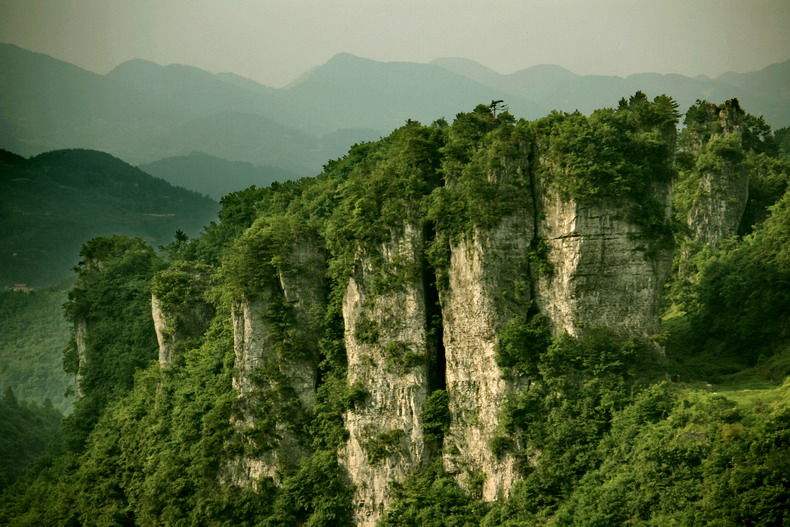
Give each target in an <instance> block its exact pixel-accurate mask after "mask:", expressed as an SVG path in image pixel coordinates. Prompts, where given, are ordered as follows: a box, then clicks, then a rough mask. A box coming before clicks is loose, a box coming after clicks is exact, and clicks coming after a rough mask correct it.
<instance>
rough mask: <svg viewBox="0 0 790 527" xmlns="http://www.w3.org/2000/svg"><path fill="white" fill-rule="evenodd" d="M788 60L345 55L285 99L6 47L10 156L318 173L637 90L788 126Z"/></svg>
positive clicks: (1, 125)
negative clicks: (505, 68) (404, 132)
mask: <svg viewBox="0 0 790 527" xmlns="http://www.w3.org/2000/svg"><path fill="white" fill-rule="evenodd" d="M789 76H790V61H789V62H785V63H781V64H775V65H772V66H769V67H767V68H764V69H762V70H759V71H756V72H751V73H729V74H725V75H722V76H720V77H719V78H716V79H710V78H707V77H704V76H697V77H687V76H683V75H674V74H669V75H664V74H657V73H643V74H636V75H630V76H627V77H617V76H606V75H577V74H575V73H573V72H571V71H568V70H566V69H564V68H562V67H560V66H556V65H541V66H533V67H530V68H526V69H523V70H519V71H516V72H513V73H509V74H500V73H498V72H496V71H494V70H492V69H490V68H487V67H485V66H483V65H481V64H479V63H476V62H474V61H471V60H468V59H462V58H443V59H437V60H435V61H433V62H432V63H429V64H423V63H414V62H380V61H375V60H370V59H366V58H362V57H357V56H354V55H351V54H348V53H341V54H338V55H336V56H334V57H333V58H331V59H330V60H329V61H328V62H326V63H325V64H322V65H320V66H317V67H315V68H313V69H311V70H309V71H307V72H305V73H304V74H303V75H302V76H301V77H299V78H298V79H297V80H295V81H294V82H292V83H291V84H289V85H288V86H285V87H283V88H272V87H268V86H264V85H262V84H259V83H256V82H255V81H253V80H251V79H247V78H244V77H241V76H238V75H235V74H233V73H227V72H225V73H217V74H215V73H211V72H208V71H205V70H202V69H200V68H196V67H193V66H187V65H180V64H171V65H164V66H163V65H159V64H156V63H153V62H149V61H145V60H139V59H135V60H131V61H128V62H125V63H123V64H120V65H118V66H117V67H116V68H115V69H113V70H112V71H110V72H109V73H107V74H106V75H98V74H96V73H93V72H90V71H87V70H84V69H82V68H79V67H77V66H74V65H72V64H68V63H66V62H63V61H59V60H56V59H54V58H52V57H49V56H46V55H43V54H40V53H33V52H31V51H27V50H25V49H22V48H19V47H17V46H14V45H10V44H0V115H2V116H3V118H2V119H0V148H6V149H9V150H13V151H15V152H19V153H21V154H23V155H26V156H30V155H36V154H39V153H41V152H44V151H48V150H52V149H62V148H74V147H78V148H87V149H94V150H101V151H105V152H110V153H112V154H114V155H117V156H119V157H121V158H122V159H126V160H128V161H130V162H132V163H135V164H143V163H150V162H153V161H155V160H157V159H161V158H164V157H173V156H185V155H188V154H189V153H190V152H193V151H201V152H205V153H207V154H209V155H212V156H215V157H220V158H223V159H229V160H234V161H246V162H248V163H253V164H257V165H265V166H273V167H278V168H280V169H283V170H287V171H290V172H294V173H296V174H298V175H314V174H316V173H318V172H319V171H320V168H321V166H322V165H323V163H324V162H325V161H326V160H327V159H330V158H334V157H337V156H340V155H342V154H343V153H344V152H345V151H346V149H347V148H348V147H349V146H351V144H353V143H354V142H358V141H359V140H371V139H376V138H377V137H379V136H381V135H383V131H385V130H390V129H392V128H394V127H397V126H399V125H400V124H401V123H403V122H404V121H406V120H407V119H414V120H418V121H421V122H431V121H433V120H435V119H438V118H440V117H444V118H448V119H450V118H452V117H453V116H454V115H455V114H456V113H458V112H459V111H462V110H464V109H466V108H469V107H471V106H474V105H476V104H480V103H484V104H485V103H488V102H490V101H491V100H495V99H496V100H499V99H502V100H504V101H505V103H506V104H507V105H508V106H509V108H510V110H511V111H512V112H513V113H514V114H515V115H517V116H523V117H527V118H529V119H535V118H538V117H541V116H542V115H545V114H547V113H548V112H550V111H551V110H554V109H559V110H564V111H574V110H577V109H578V110H580V111H582V112H584V113H589V112H591V111H592V110H593V109H595V108H598V107H602V106H614V105H616V104H617V102H618V100H619V99H620V98H622V97H627V96H630V95H631V94H633V93H634V92H635V91H637V90H641V91H644V92H646V93H648V94H649V95H657V94H661V93H666V94H669V95H671V96H673V97H675V99H676V100H677V101H678V103H679V105H680V108H681V109H682V110H685V109H686V108H687V107H688V106H690V105H691V104H692V103H693V102H694V101H695V100H697V99H700V98H707V99H711V100H724V99H727V98H731V97H737V98H738V99H739V100H740V101H741V102H742V104H743V105H744V106H746V107H749V108H751V109H752V111H753V112H754V113H756V114H762V115H764V116H765V118H766V120H767V121H768V122H769V123H770V124H771V125H772V126H774V127H781V126H787V125H788V124H790V95H788V88H787V86H788V85H789V84H790V83H788V82H787V80H788V77H789Z"/></svg>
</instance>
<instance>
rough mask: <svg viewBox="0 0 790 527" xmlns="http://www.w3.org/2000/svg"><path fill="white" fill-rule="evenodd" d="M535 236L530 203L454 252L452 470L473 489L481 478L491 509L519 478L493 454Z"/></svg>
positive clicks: (447, 456) (449, 336)
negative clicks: (508, 337) (508, 339)
mask: <svg viewBox="0 0 790 527" xmlns="http://www.w3.org/2000/svg"><path fill="white" fill-rule="evenodd" d="M532 234H533V225H532V206H531V204H529V203H525V204H524V208H523V211H522V212H521V213H520V214H517V215H513V216H511V217H508V218H506V219H505V220H503V221H502V223H501V224H500V225H499V226H498V227H496V228H494V229H491V230H480V229H476V230H475V232H474V234H473V235H472V236H471V237H469V238H468V239H464V240H462V241H461V242H460V243H458V244H457V245H455V246H453V247H452V250H451V259H450V269H449V284H448V288H447V290H446V291H444V292H443V293H442V294H441V297H442V308H443V309H442V317H443V327H444V347H445V356H446V361H447V363H446V382H447V393H448V395H449V400H450V413H451V415H452V421H451V425H450V430H449V432H448V433H447V435H446V436H445V438H444V451H445V452H444V463H445V468H446V469H447V471H448V472H450V473H454V474H457V476H458V477H459V480H460V481H461V483H462V484H465V485H466V486H469V484H470V483H471V481H473V480H474V479H475V478H476V477H478V476H479V475H482V479H483V487H482V497H483V499H484V500H487V501H491V500H494V499H496V498H497V497H503V496H505V495H507V493H508V492H509V490H510V487H511V485H512V484H513V482H514V481H515V480H516V478H517V470H516V466H515V462H514V460H513V458H512V457H510V456H507V455H506V456H505V457H503V458H498V457H497V456H495V455H494V453H493V452H492V449H491V442H492V440H493V439H494V437H495V435H496V432H497V428H498V426H499V418H500V414H501V409H502V406H503V404H504V402H505V400H506V399H507V397H508V395H509V394H510V393H511V392H512V390H513V388H514V387H515V384H514V380H513V379H509V378H507V377H506V373H505V372H504V371H503V369H502V368H501V367H500V366H499V365H498V363H497V359H496V354H497V344H498V333H499V331H500V330H501V329H502V327H503V326H504V325H505V324H506V323H507V322H508V321H509V320H510V319H511V318H513V317H516V316H520V315H523V314H525V313H526V312H527V310H528V308H529V302H530V284H529V282H530V276H529V263H528V256H529V250H530V243H531V241H532Z"/></svg>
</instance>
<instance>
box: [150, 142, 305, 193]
mask: <svg viewBox="0 0 790 527" xmlns="http://www.w3.org/2000/svg"><path fill="white" fill-rule="evenodd" d="M139 168H140V169H141V170H142V171H144V172H146V173H148V174H151V175H152V176H155V177H158V178H161V179H164V180H165V181H167V182H168V183H170V184H172V185H176V186H178V187H184V188H188V189H190V190H194V191H195V192H199V193H201V194H205V195H207V196H210V197H212V198H213V199H215V200H217V201H219V199H220V198H222V196H224V195H225V194H228V193H229V192H234V191H236V190H239V189H243V188H247V187H249V186H251V185H256V186H259V187H266V186H269V185H270V184H271V183H273V182H275V181H285V180H288V179H296V178H297V176H296V174H294V173H293V172H289V171H287V170H283V169H282V168H277V167H272V166H258V165H253V164H252V163H245V162H244V161H228V160H227V159H222V158H219V157H214V156H211V155H208V154H205V153H203V152H192V153H190V154H188V155H185V156H175V157H168V158H165V159H160V160H159V161H154V162H153V163H148V164H144V165H140V167H139Z"/></svg>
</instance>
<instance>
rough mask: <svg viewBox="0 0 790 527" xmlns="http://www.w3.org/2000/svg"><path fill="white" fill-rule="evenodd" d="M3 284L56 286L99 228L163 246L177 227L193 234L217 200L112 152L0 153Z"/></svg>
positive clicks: (0, 266) (0, 268)
mask: <svg viewBox="0 0 790 527" xmlns="http://www.w3.org/2000/svg"><path fill="white" fill-rule="evenodd" d="M0 163H2V165H0V284H2V286H3V287H7V286H10V285H11V284H14V283H26V284H28V285H31V286H34V287H43V286H49V285H57V284H60V283H62V282H63V281H64V280H65V279H67V278H69V276H70V274H71V273H70V271H71V268H72V267H73V266H74V265H75V264H76V263H77V259H78V258H77V256H78V253H79V248H80V246H81V245H82V243H84V242H85V241H86V240H88V239H90V238H92V237H94V236H98V235H102V234H132V235H139V236H142V237H143V238H145V239H146V240H147V241H148V242H149V243H151V244H153V245H155V246H158V245H161V244H163V243H166V242H168V241H169V240H171V239H172V238H173V235H174V233H175V232H176V230H179V229H180V230H183V231H184V232H186V233H188V234H189V235H195V234H197V233H199V232H200V229H201V228H202V227H203V226H204V225H205V224H207V223H208V222H209V221H211V220H212V219H213V218H214V216H215V214H216V210H217V205H216V203H215V202H214V201H212V200H210V199H209V198H206V197H204V196H201V195H199V194H197V193H195V192H190V191H187V190H184V189H182V188H178V187H174V186H172V185H171V184H169V183H167V182H165V181H162V180H161V179H157V178H154V177H151V176H150V175H148V174H146V173H145V172H142V171H141V170H139V169H137V168H135V167H132V166H130V165H128V164H126V163H124V162H123V161H121V160H120V159H117V158H115V157H113V156H111V155H109V154H105V153H102V152H96V151H90V150H61V151H54V152H49V153H46V154H41V155H39V156H36V157H33V158H30V159H27V160H25V159H21V158H19V157H18V156H12V155H10V154H8V153H6V154H4V157H3V159H2V160H0Z"/></svg>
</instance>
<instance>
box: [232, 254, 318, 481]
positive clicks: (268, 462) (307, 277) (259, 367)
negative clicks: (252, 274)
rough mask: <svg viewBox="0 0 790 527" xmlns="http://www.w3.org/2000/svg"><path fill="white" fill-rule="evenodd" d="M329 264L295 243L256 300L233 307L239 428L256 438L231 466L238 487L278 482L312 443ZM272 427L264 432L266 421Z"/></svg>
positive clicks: (236, 421) (236, 304) (241, 299)
mask: <svg viewBox="0 0 790 527" xmlns="http://www.w3.org/2000/svg"><path fill="white" fill-rule="evenodd" d="M324 266H325V257H324V254H323V251H322V250H321V249H320V247H319V246H318V245H317V244H316V243H315V242H313V241H312V240H296V241H294V242H293V244H292V245H291V246H290V247H289V250H288V255H287V257H286V258H285V261H284V262H283V264H282V266H281V269H287V271H283V270H280V269H271V271H272V273H273V274H274V276H272V277H270V278H271V279H270V280H268V281H267V283H268V284H269V285H268V286H267V287H264V288H263V289H262V290H260V291H257V292H256V293H255V295H254V297H243V298H240V299H239V300H238V301H237V302H236V303H235V304H234V305H233V307H232V311H231V317H232V325H233V340H234V352H235V368H236V372H235V375H234V378H233V386H234V388H235V389H236V391H237V393H238V395H239V398H240V400H241V408H242V410H241V415H239V416H237V418H236V419H235V421H234V423H235V425H236V427H237V429H239V430H240V431H242V432H252V431H253V430H256V431H257V433H256V434H255V435H256V436H257V437H259V438H260V437H265V438H266V440H265V444H261V443H260V440H252V439H250V441H249V442H250V444H249V445H248V446H249V447H250V450H251V451H253V452H255V454H253V455H249V456H244V457H243V458H242V459H239V460H236V462H234V463H233V464H232V466H230V467H229V470H230V473H231V474H230V478H229V479H230V480H231V481H233V482H234V483H235V484H237V485H253V486H254V485H256V483H257V482H258V481H259V480H260V479H261V478H272V479H273V480H274V481H275V482H279V481H280V479H281V477H282V475H283V474H284V473H288V472H289V471H290V470H293V469H294V468H295V467H296V465H297V464H298V461H299V459H300V458H301V457H302V455H303V454H304V452H305V449H304V447H305V444H306V442H307V441H308V439H309V438H307V437H305V435H304V433H302V432H301V429H300V425H302V424H304V421H305V420H306V416H307V415H308V414H309V412H310V411H311V410H312V408H313V406H314V404H315V384H316V375H317V359H316V357H317V349H318V338H319V335H320V324H321V314H322V313H323V311H324V310H325V304H326V303H325V283H324V274H325V267H324ZM262 421H263V422H266V423H267V425H266V426H268V428H266V427H265V426H264V429H263V430H261V429H260V428H261V426H263V425H261V422H262Z"/></svg>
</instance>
